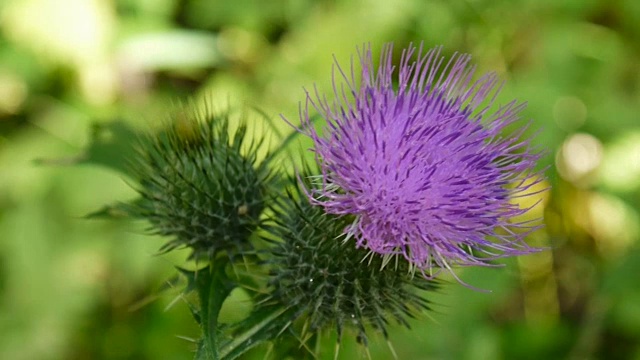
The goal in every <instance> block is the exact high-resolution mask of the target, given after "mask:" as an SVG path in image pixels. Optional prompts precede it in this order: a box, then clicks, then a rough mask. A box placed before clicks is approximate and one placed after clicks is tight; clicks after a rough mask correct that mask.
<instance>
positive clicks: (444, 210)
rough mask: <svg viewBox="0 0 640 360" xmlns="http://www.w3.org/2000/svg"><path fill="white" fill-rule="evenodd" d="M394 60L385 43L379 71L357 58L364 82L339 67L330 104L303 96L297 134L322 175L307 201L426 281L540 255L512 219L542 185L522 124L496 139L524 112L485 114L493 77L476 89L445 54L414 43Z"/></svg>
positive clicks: (524, 227)
mask: <svg viewBox="0 0 640 360" xmlns="http://www.w3.org/2000/svg"><path fill="white" fill-rule="evenodd" d="M392 54H393V46H392V44H387V45H385V46H384V48H383V51H382V54H381V57H380V65H379V67H378V68H377V72H375V69H374V65H373V61H372V54H371V48H370V47H366V48H364V49H363V50H362V51H359V52H358V55H359V59H360V63H361V66H362V70H361V71H362V72H361V80H360V81H357V80H356V74H355V72H354V70H353V61H352V63H351V73H350V74H347V73H345V72H344V71H343V69H341V68H340V66H339V65H338V63H337V61H336V63H335V66H334V68H333V69H334V71H333V74H334V80H333V91H334V95H335V97H336V100H334V101H333V102H329V101H328V100H327V98H326V96H324V95H321V94H319V92H318V90H317V88H316V89H315V97H312V96H311V94H309V93H308V92H307V105H306V108H305V111H304V112H303V113H301V119H302V122H303V125H305V130H303V131H304V133H305V134H306V135H308V136H309V137H310V138H311V139H312V140H313V142H314V145H315V149H314V151H315V153H316V158H317V160H318V162H319V164H320V168H321V170H322V177H321V181H320V179H318V180H319V181H318V184H317V187H316V188H312V189H309V190H308V192H307V195H308V196H309V197H310V199H311V201H312V202H313V203H314V204H316V205H320V206H322V207H324V209H325V211H326V212H327V213H331V214H338V215H353V216H354V218H355V221H354V223H353V225H352V226H350V227H349V228H347V229H345V233H346V235H347V239H349V238H351V237H353V238H354V239H355V241H356V243H357V246H359V247H360V246H364V247H366V248H368V249H369V250H371V251H372V252H374V253H378V254H383V255H389V256H387V261H388V260H390V259H391V258H392V257H394V256H395V255H401V256H403V257H404V258H406V259H407V260H408V261H409V263H410V264H411V265H412V269H413V270H414V271H415V270H416V269H417V270H419V271H421V272H422V274H423V275H424V276H425V277H427V278H430V277H433V276H435V275H436V274H437V273H438V272H439V271H440V270H441V269H447V270H449V271H451V273H452V274H453V275H454V276H456V275H455V273H453V270H452V267H453V266H456V265H457V266H461V265H462V266H465V265H485V266H486V265H490V264H489V263H488V262H487V261H488V260H493V259H497V258H502V257H507V256H513V255H522V254H528V253H531V252H534V251H537V250H539V249H536V248H532V247H530V246H528V245H527V244H526V243H525V242H524V237H525V236H526V235H527V234H528V233H530V232H531V231H533V230H534V229H536V228H537V227H538V226H536V225H532V222H531V221H522V220H518V219H516V217H518V216H519V215H522V214H524V213H525V212H527V211H528V210H529V209H530V207H529V208H521V207H519V206H518V205H517V204H513V203H512V202H510V199H512V198H514V197H523V196H530V195H533V192H532V190H530V189H531V187H532V186H533V185H535V184H537V183H539V182H540V181H542V176H540V172H539V171H535V170H534V166H535V163H536V161H537V160H538V159H539V157H540V153H539V152H535V151H533V150H532V149H531V146H530V144H529V141H528V140H524V141H522V140H520V136H521V135H522V134H523V132H524V131H525V129H526V128H527V127H528V123H527V124H525V125H524V126H523V127H522V129H521V131H518V132H517V133H515V134H512V135H510V136H508V137H502V136H501V134H502V132H503V130H504V129H505V127H507V126H508V125H511V124H513V123H514V122H516V121H517V120H519V118H520V112H521V111H522V110H523V109H524V108H525V106H526V103H519V102H517V101H515V100H514V101H512V102H509V103H508V104H505V105H500V106H498V107H497V109H496V110H491V107H492V105H493V104H494V102H495V99H496V95H497V94H498V92H499V91H500V88H501V85H502V84H500V83H499V80H498V77H497V75H496V74H495V73H489V74H486V75H484V76H482V77H481V78H479V79H478V80H475V81H473V80H472V77H473V75H474V71H475V66H471V65H470V59H471V57H470V56H469V55H465V54H462V55H458V54H454V55H453V56H452V57H451V59H449V60H448V61H447V62H445V59H444V57H443V56H441V55H440V54H441V47H436V48H434V49H431V50H429V51H426V52H424V51H423V47H422V44H421V45H420V46H419V48H417V49H416V47H414V46H413V45H411V46H409V48H407V49H405V50H403V52H402V57H401V60H400V64H399V68H398V70H397V73H396V68H395V67H394V66H393V64H392ZM443 65H444V66H443ZM336 70H337V71H338V74H339V75H340V79H339V80H336ZM396 74H397V75H396ZM396 76H397V78H396ZM396 79H397V85H396V86H394V80H396ZM310 105H311V107H312V108H314V109H315V110H316V111H318V112H319V113H320V115H321V116H322V117H323V118H324V119H325V120H326V121H327V127H325V128H324V129H323V131H322V132H318V131H317V130H315V129H314V127H313V126H312V123H311V120H310V116H309V109H310ZM434 268H436V269H434ZM433 270H436V271H435V273H436V274H434V271H433Z"/></svg>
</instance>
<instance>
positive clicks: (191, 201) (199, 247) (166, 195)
mask: <svg viewBox="0 0 640 360" xmlns="http://www.w3.org/2000/svg"><path fill="white" fill-rule="evenodd" d="M181 115H182V116H180V117H178V120H176V121H174V122H173V123H172V124H171V125H170V126H169V127H168V129H166V130H165V131H163V132H161V133H159V134H157V135H154V136H152V137H151V138H150V139H147V140H148V141H142V142H141V145H142V146H141V147H140V151H139V152H138V154H137V158H136V159H135V161H133V166H134V173H135V174H136V176H137V181H138V184H139V185H138V186H137V190H138V192H139V194H140V196H141V197H140V199H138V200H137V201H135V202H134V203H133V204H132V205H131V213H133V215H134V216H136V217H138V218H142V219H145V220H148V221H149V222H150V223H151V226H150V232H152V233H154V234H159V235H164V236H167V237H169V238H170V240H169V242H168V243H167V244H165V245H164V246H163V247H162V249H161V250H162V251H170V250H172V249H175V248H178V247H188V248H190V249H191V250H192V255H191V258H201V257H205V258H212V257H213V256H215V255H216V254H217V253H218V252H219V251H223V250H224V251H227V252H228V254H229V255H230V256H233V254H236V253H238V252H240V251H244V250H246V249H250V248H251V246H250V243H249V241H248V238H249V236H250V235H251V233H252V232H253V231H254V230H255V228H256V226H257V225H258V223H259V217H260V214H261V213H262V210H263V208H264V205H265V204H264V202H265V196H266V191H267V188H268V186H269V183H270V179H271V178H272V177H271V175H270V172H269V171H268V169H267V168H266V166H264V165H262V164H257V151H258V149H259V148H260V143H261V142H260V141H257V142H252V143H250V144H245V145H247V146H245V145H243V144H244V142H245V136H246V132H247V128H246V126H245V125H244V124H241V125H239V126H238V128H237V129H236V130H235V131H234V132H230V130H229V119H228V116H227V115H226V114H212V113H205V114H200V113H198V112H194V111H186V112H185V113H183V114H181Z"/></svg>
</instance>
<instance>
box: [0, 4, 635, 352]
mask: <svg viewBox="0 0 640 360" xmlns="http://www.w3.org/2000/svg"><path fill="white" fill-rule="evenodd" d="M638 39H640V2H638V1H637V0H618V1H605V0H535V1H534V0H511V1H506V0H500V1H488V0H463V1H444V0H424V1H423V0H405V1H398V2H391V1H385V0H360V1H347V0H324V1H311V0H300V1H293V0H274V1H268V2H265V1H258V0H239V1H233V2H231V1H225V2H223V1H207V0H111V1H109V0H4V1H3V2H1V3H0V358H2V359H16V360H19V359H45V360H46V359H72V360H73V359H78V360H79V359H191V358H193V355H194V352H195V344H194V343H192V342H189V341H188V339H189V338H196V337H197V336H198V327H197V324H196V323H195V322H194V321H193V320H192V318H191V315H190V313H189V309H188V307H187V306H186V305H185V304H184V302H183V301H180V299H179V298H177V297H178V293H179V291H177V290H172V286H167V284H168V285H173V283H167V281H168V279H170V278H171V276H173V275H174V274H175V269H174V265H181V264H182V263H183V260H184V259H185V257H186V255H187V254H185V253H172V254H168V255H162V256H155V254H156V251H157V249H158V248H159V247H160V246H161V244H163V243H164V240H163V239H157V238H156V239H154V238H153V237H149V236H146V235H143V229H144V224H132V223H128V222H118V221H101V220H85V219H82V216H83V215H85V214H87V213H90V212H92V211H95V210H96V209H99V208H101V207H102V206H103V205H104V204H107V203H112V202H113V201H114V200H123V201H124V200H128V199H131V198H133V197H134V196H135V193H134V191H133V190H131V189H130V188H129V187H128V186H127V181H128V179H126V178H123V177H122V175H119V174H118V173H116V172H114V171H113V170H112V169H109V168H108V167H109V166H112V164H114V163H117V161H119V160H118V159H120V158H121V157H122V156H126V154H127V152H129V151H130V148H129V146H130V143H129V142H127V141H122V139H121V138H119V137H118V136H115V135H117V134H110V133H108V132H107V133H106V134H103V135H104V137H103V138H101V142H100V144H101V146H100V147H98V148H95V147H94V148H93V150H94V151H98V153H99V155H98V156H100V157H101V159H102V163H103V164H104V165H106V166H105V167H99V166H95V165H87V166H76V167H51V166H36V164H35V163H34V160H35V159H37V158H46V159H54V158H63V159H67V160H68V162H69V163H72V162H78V161H79V160H81V159H78V158H77V155H78V154H83V151H84V150H83V149H85V148H86V147H87V146H88V144H89V142H90V136H91V129H93V128H95V127H96V126H98V128H96V129H105V128H106V129H109V128H110V127H109V124H111V123H112V122H113V121H116V120H120V119H124V120H125V121H126V122H127V124H129V126H131V127H133V128H138V129H148V128H149V127H156V126H157V125H158V124H161V123H162V122H163V121H164V120H166V118H165V116H166V113H167V111H169V110H170V109H171V108H172V106H173V105H172V104H175V103H176V102H177V101H180V100H181V99H185V98H186V97H187V96H190V97H195V99H196V101H201V100H202V99H210V100H211V101H213V102H214V103H215V104H217V105H218V106H220V107H225V106H227V105H231V106H232V107H237V106H239V105H240V106H258V107H259V108H261V109H262V110H263V111H264V112H265V114H267V115H268V116H269V117H273V118H274V119H276V121H274V123H275V124H277V125H276V126H277V128H278V129H279V131H274V133H277V132H281V133H287V132H289V131H290V129H289V128H288V125H287V124H286V123H284V122H283V121H279V120H278V119H277V118H278V116H279V114H284V115H285V116H286V117H287V118H288V119H296V118H297V114H298V113H297V111H298V110H297V109H298V103H299V102H300V101H301V100H303V97H304V92H303V89H302V87H303V86H304V87H307V88H309V87H312V86H313V85H314V84H316V85H317V86H318V87H319V89H321V90H327V89H330V84H331V70H330V69H331V64H332V62H333V58H332V54H334V55H335V57H336V58H337V59H338V60H339V61H340V62H341V63H344V62H345V61H348V59H349V56H350V55H351V54H353V53H354V50H355V47H356V46H358V45H360V44H362V43H365V42H370V43H371V44H372V45H373V47H374V49H379V48H380V46H381V45H382V43H383V42H385V41H394V42H395V43H396V44H397V45H398V46H404V45H406V44H407V43H409V42H411V41H413V42H419V41H421V40H424V41H425V43H426V44H427V45H429V46H431V45H435V44H443V45H444V46H445V51H447V52H449V53H452V52H453V51H463V52H469V53H471V54H473V56H474V59H475V61H476V62H477V64H478V68H479V70H481V71H487V70H494V69H495V70H497V71H498V72H499V73H501V74H502V76H503V77H504V78H505V79H506V80H507V83H506V85H505V87H504V90H503V92H502V94H501V96H500V98H501V99H504V100H508V99H510V98H514V97H517V98H519V99H526V100H527V101H528V102H529V107H528V109H527V110H526V116H527V117H530V118H532V119H533V120H532V125H533V126H532V129H533V130H540V133H539V136H538V137H537V140H536V142H537V144H539V145H540V146H541V147H543V148H544V149H547V150H548V154H549V155H548V156H547V157H546V159H545V164H542V166H544V165H549V166H550V168H549V170H548V172H547V174H548V182H547V184H546V185H550V186H551V187H552V191H551V192H550V193H548V194H547V195H546V196H544V198H543V199H542V200H543V202H542V203H541V205H539V206H537V207H536V208H535V210H534V212H537V214H542V213H544V215H545V221H546V224H547V227H546V229H545V230H543V231H540V232H538V233H536V234H534V236H532V237H531V239H530V241H531V243H532V244H535V245H539V246H548V247H549V248H550V250H549V251H546V252H543V253H540V254H536V255H532V256H528V257H522V258H519V259H514V260H513V261H511V262H509V264H508V267H507V268H504V269H491V270H487V269H472V270H468V271H465V273H464V274H463V276H464V280H465V281H467V282H469V283H471V284H473V285H474V286H478V287H483V288H485V289H492V290H493V292H492V293H490V294H485V293H479V292H474V291H472V290H469V289H466V288H464V287H461V286H457V285H456V284H452V285H451V286H445V287H444V289H443V291H442V294H439V295H438V296H437V297H434V298H433V301H434V302H435V303H436V304H439V306H438V307H437V310H438V312H437V313H436V314H433V315H432V317H433V320H426V321H424V320H423V321H420V322H414V323H413V329H412V330H410V331H409V330H404V329H397V330H395V331H393V332H392V333H391V338H392V340H393V346H394V348H395V351H396V352H397V353H398V357H399V358H400V359H539V358H550V359H551V358H554V359H564V358H568V359H589V358H592V359H596V358H606V359H630V358H635V359H640V306H638V304H639V303H640V282H638V280H637V278H636V276H638V273H640V249H639V245H638V237H639V232H640V230H639V229H640V219H639V216H640V215H639V211H640V126H639V119H638V114H639V113H640V41H639V40H638ZM293 121H295V120H293ZM263 125H264V119H260V118H259V117H256V126H263ZM111 128H113V127H111ZM256 132H257V133H260V131H259V130H257V131H256ZM275 139H276V140H274V141H272V143H273V144H277V143H278V141H277V135H276V137H275ZM307 145H308V144H302V145H301V146H300V147H307ZM295 146H298V145H295ZM90 151H91V149H90ZM114 159H115V160H114ZM110 164H111V165H110ZM532 216H533V215H532ZM160 289H168V290H163V291H160ZM245 298H246V297H243V295H242V294H241V293H239V294H238V296H232V299H235V300H234V301H230V302H229V304H225V306H224V307H223V309H222V310H223V314H222V317H223V318H224V317H225V316H227V317H230V318H233V316H234V313H235V312H238V311H246V300H243V299H245ZM167 308H169V310H167ZM243 309H244V310H243ZM225 312H226V315H225ZM371 340H372V341H371V349H370V353H371V354H372V356H373V358H375V359H385V358H391V357H392V353H391V351H390V350H389V349H388V348H387V344H386V343H385V342H384V341H383V339H381V338H380V339H377V341H376V339H375V338H373V339H371ZM333 341H335V339H332V338H330V337H329V338H328V339H325V343H326V345H325V346H324V347H323V352H322V354H321V355H322V357H323V358H324V357H326V358H331V357H332V356H333V343H332V342H333ZM325 349H326V350H325ZM265 351H266V350H265V349H264V348H258V349H257V350H256V351H255V352H254V353H253V354H250V355H249V357H250V358H256V359H261V358H263V357H264V353H265ZM341 356H342V358H345V359H352V358H357V357H358V356H361V349H359V348H358V347H357V345H356V344H355V343H352V342H348V341H347V342H346V343H344V344H343V345H342V347H341Z"/></svg>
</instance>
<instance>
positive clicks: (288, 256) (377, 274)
mask: <svg viewBox="0 0 640 360" xmlns="http://www.w3.org/2000/svg"><path fill="white" fill-rule="evenodd" d="M294 183H295V180H294ZM348 222H349V219H348V218H347V217H340V216H336V215H331V214H327V213H325V212H324V210H323V209H322V208H321V207H318V206H314V205H312V204H311V203H310V201H309V199H307V198H306V197H305V196H304V192H303V191H302V190H301V189H300V188H299V187H295V188H294V189H293V191H290V192H289V193H288V194H287V195H284V196H281V197H280V198H279V199H278V200H277V201H276V202H275V203H274V205H273V221H272V222H270V223H269V224H267V225H265V229H266V230H267V234H268V235H267V240H270V241H271V242H273V246H272V247H271V248H270V250H269V257H268V258H267V260H266V265H267V266H268V268H269V269H270V273H269V275H270V280H269V284H270V286H271V288H272V290H271V292H270V293H269V295H268V297H267V298H266V299H264V300H263V301H262V303H263V304H265V305H267V306H269V305H273V304H274V303H275V304H276V306H278V305H279V306H284V307H286V308H288V309H290V314H291V318H290V321H289V323H293V322H295V321H296V320H298V319H301V321H302V322H303V323H304V326H303V329H304V331H306V332H307V333H306V334H302V335H301V336H300V338H303V339H304V338H307V335H309V334H313V333H317V332H319V331H323V330H326V329H327V328H330V327H335V329H336V331H337V333H338V341H340V338H341V335H342V333H343V329H345V328H346V329H351V330H355V332H356V333H357V339H358V340H359V341H360V342H361V343H363V344H365V345H366V344H367V336H366V332H365V328H366V327H368V326H372V327H373V328H375V329H376V330H378V331H380V332H381V333H382V334H383V335H384V336H385V337H386V336H387V331H386V327H387V325H388V323H389V322H391V321H395V322H398V323H400V324H403V325H405V326H407V327H408V326H409V325H408V322H407V319H408V318H411V317H414V316H415V315H418V314H419V313H420V312H421V311H423V310H428V309H429V308H430V303H429V301H428V300H426V299H425V298H424V297H423V295H424V292H423V293H420V290H422V291H433V290H435V289H436V288H437V287H438V283H437V282H435V281H434V280H427V279H425V278H423V277H419V276H412V275H411V274H410V273H409V272H408V266H409V264H408V262H407V261H405V260H404V259H396V260H399V261H396V262H394V263H393V264H388V265H387V266H383V263H384V261H385V259H384V258H383V257H382V256H380V255H378V254H374V253H372V252H370V251H369V250H367V249H365V248H357V247H355V246H353V245H352V244H351V243H348V242H343V241H340V240H339V239H343V238H344V236H345V235H344V234H343V229H344V227H345V226H346V225H347V224H348Z"/></svg>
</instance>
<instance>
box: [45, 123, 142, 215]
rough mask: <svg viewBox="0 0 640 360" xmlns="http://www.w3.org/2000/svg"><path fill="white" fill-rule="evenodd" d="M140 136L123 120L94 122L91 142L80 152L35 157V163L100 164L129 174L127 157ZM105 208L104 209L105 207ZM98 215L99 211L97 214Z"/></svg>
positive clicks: (65, 164) (139, 139) (56, 164)
mask: <svg viewBox="0 0 640 360" xmlns="http://www.w3.org/2000/svg"><path fill="white" fill-rule="evenodd" d="M141 139H143V138H142V137H140V135H139V133H138V132H136V131H135V130H134V129H133V128H131V126H129V125H128V124H126V123H125V122H124V121H113V122H110V123H107V124H94V125H93V128H92V132H91V144H90V145H89V147H87V148H86V149H85V150H84V151H83V153H82V154H80V155H78V156H73V157H67V158H61V159H37V160H36V163H37V164H43V165H54V166H69V165H76V164H94V165H102V166H106V167H108V168H111V169H113V170H116V171H118V172H120V173H122V174H123V175H127V176H131V167H130V165H129V160H128V159H129V157H130V156H131V154H132V153H133V152H134V151H135V149H136V146H137V145H138V144H140V142H141ZM105 210H106V209H105ZM97 215H100V211H98V214H97Z"/></svg>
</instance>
